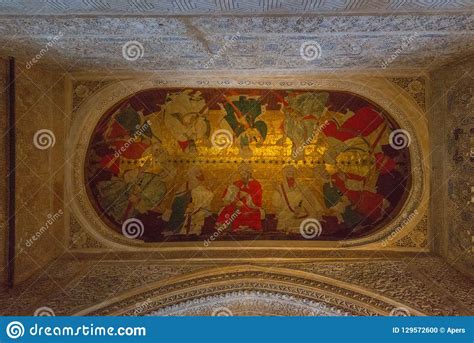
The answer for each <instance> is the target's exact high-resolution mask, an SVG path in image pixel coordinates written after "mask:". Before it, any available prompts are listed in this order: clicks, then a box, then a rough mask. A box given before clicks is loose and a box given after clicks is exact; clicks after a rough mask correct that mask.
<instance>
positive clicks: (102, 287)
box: [0, 254, 474, 315]
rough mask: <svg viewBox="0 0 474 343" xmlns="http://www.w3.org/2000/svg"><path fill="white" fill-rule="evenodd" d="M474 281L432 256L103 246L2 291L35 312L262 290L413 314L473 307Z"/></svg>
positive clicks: (153, 305)
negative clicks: (180, 253) (200, 256)
mask: <svg viewBox="0 0 474 343" xmlns="http://www.w3.org/2000/svg"><path fill="white" fill-rule="evenodd" d="M76 257H77V256H76ZM98 259H99V260H98ZM110 259H114V260H110ZM53 281H54V282H53ZM471 288H472V280H470V279H468V278H467V277H466V276H464V275H462V274H461V273H459V272H457V271H455V270H453V269H452V268H450V267H449V265H447V264H446V263H445V262H443V261H442V259H440V258H437V257H430V256H417V257H415V256H407V257H405V258H394V257H389V256H386V257H384V258H380V256H379V258H377V257H372V259H371V260H370V261H368V260H367V259H357V258H355V259H352V260H351V261H343V260H337V259H326V260H320V261H313V262H278V263H276V262H263V261H262V262H260V263H259V262H253V263H251V264H245V265H242V263H239V262H234V263H226V262H223V261H220V262H219V261H217V260H215V261H209V262H202V261H201V262H198V261H189V260H188V261H187V262H184V261H157V260H154V259H130V258H128V259H127V258H125V259H120V256H118V255H116V254H104V255H100V256H95V257H93V258H89V259H87V258H86V259H77V258H72V259H69V260H66V259H60V260H56V261H54V262H53V263H51V264H50V265H49V266H48V268H47V269H46V268H45V270H44V272H43V273H41V274H40V276H39V277H38V278H35V283H34V285H33V284H32V283H25V284H23V285H21V286H20V287H18V288H16V289H14V290H10V291H9V292H6V293H0V314H2V315H6V314H9V315H32V313H33V312H34V311H35V310H36V309H37V308H39V307H43V306H47V307H49V308H51V309H52V310H53V311H54V313H55V314H56V315H71V314H87V315H92V314H96V315H106V314H122V315H146V314H149V313H153V312H154V311H161V312H160V313H162V314H172V312H173V309H174V310H176V309H179V308H182V305H183V304H186V303H188V304H189V302H193V304H195V305H196V304H197V305H199V304H201V305H204V303H206V299H209V298H208V297H210V299H216V300H218V301H217V302H216V306H217V305H219V304H222V302H221V303H219V299H220V300H221V301H222V300H225V298H226V297H229V296H232V294H234V296H235V295H236V294H241V296H240V299H241V300H242V295H243V294H245V293H246V292H247V293H248V292H261V293H262V294H265V296H270V295H271V294H273V295H276V296H273V299H275V302H274V303H273V304H274V305H273V306H280V310H281V313H280V314H282V315H285V314H287V315H291V314H295V312H294V311H292V310H291V309H290V308H289V307H288V306H285V305H284V300H285V299H286V300H288V299H289V298H290V299H291V298H292V299H294V300H295V301H296V300H297V301H296V302H297V303H299V304H300V306H301V305H302V304H306V305H311V304H313V305H314V304H316V303H321V304H325V306H326V308H331V309H339V310H341V311H342V312H349V313H351V314H358V315H361V314H365V315H374V314H375V315H380V314H385V315H388V314H389V313H390V312H391V311H392V310H393V309H394V308H398V307H402V308H406V309H408V310H409V312H410V314H412V315H421V314H426V315H473V314H474V312H473V308H474V295H473V294H472V292H471ZM221 295H222V296H221ZM238 298H239V297H238ZM300 309H301V307H300ZM207 310H210V309H209V308H208V309H207ZM236 314H237V313H236Z"/></svg>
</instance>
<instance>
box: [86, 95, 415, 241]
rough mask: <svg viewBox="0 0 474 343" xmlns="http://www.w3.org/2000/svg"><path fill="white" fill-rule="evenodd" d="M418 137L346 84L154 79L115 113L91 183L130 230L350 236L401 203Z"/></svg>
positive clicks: (199, 235)
mask: <svg viewBox="0 0 474 343" xmlns="http://www.w3.org/2000/svg"><path fill="white" fill-rule="evenodd" d="M408 143H409V137H407V135H406V131H404V130H401V129H400V127H399V126H398V124H397V123H396V122H395V121H394V120H393V119H392V118H391V117H390V116H389V115H388V114H387V113H386V112H385V111H384V110H383V109H382V108H380V107H379V106H377V105H376V104H373V103H371V102H369V101H368V100H366V99H363V98H361V97H360V96H357V95H354V94H351V93H347V92H337V91H321V90H318V91H314V90H297V91H296V90H295V91H293V90H263V89H254V90H249V89H184V90H183V89H150V90H145V91H141V92H139V93H136V94H134V95H132V96H130V97H128V98H126V99H124V100H122V101H121V102H120V103H118V104H116V105H115V106H114V107H113V108H111V109H110V110H108V111H107V112H106V113H104V115H103V117H102V118H101V120H100V122H99V123H98V125H97V126H96V128H95V130H94V133H93V135H92V137H91V139H90V143H89V147H88V152H87V160H86V166H85V168H86V173H85V175H86V176H85V178H86V179H85V182H86V184H87V191H88V195H89V198H90V200H91V202H92V204H93V205H94V207H95V209H96V211H97V214H98V215H99V216H100V218H101V219H102V220H103V221H104V222H105V223H107V225H108V226H109V227H110V228H111V229H112V230H115V231H117V232H118V233H121V234H123V235H125V236H126V237H128V238H130V239H140V240H143V241H145V242H161V241H203V243H204V245H206V246H207V245H209V244H212V242H213V241H217V240H254V239H258V240H306V239H312V240H347V239H353V238H358V237H363V236H366V235H369V234H372V233H374V232H375V231H377V230H379V229H381V228H382V227H384V226H385V225H386V224H387V223H388V222H390V221H391V220H392V219H393V218H395V217H396V216H397V215H398V213H399V212H400V209H401V208H402V206H403V204H404V202H405V200H406V198H407V196H408V193H409V191H410V188H411V169H410V156H409V151H408V148H407V144H408Z"/></svg>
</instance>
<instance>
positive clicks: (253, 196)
mask: <svg viewBox="0 0 474 343" xmlns="http://www.w3.org/2000/svg"><path fill="white" fill-rule="evenodd" d="M239 174H240V180H238V181H235V182H234V183H233V184H232V185H230V186H229V187H227V189H226V190H225V192H224V196H223V200H224V205H225V206H224V208H223V209H222V210H221V212H220V213H219V216H218V218H217V221H216V226H217V227H222V225H230V226H231V228H232V231H237V230H256V231H260V230H261V229H262V216H263V215H264V212H263V209H262V186H261V184H260V182H258V181H257V180H255V179H254V178H252V169H251V168H250V166H249V165H248V164H245V163H242V164H241V165H240V166H239ZM236 214H237V215H236ZM229 218H233V219H232V220H229ZM229 222H231V223H230V224H229Z"/></svg>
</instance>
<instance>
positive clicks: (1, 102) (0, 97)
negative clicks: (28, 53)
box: [0, 58, 8, 288]
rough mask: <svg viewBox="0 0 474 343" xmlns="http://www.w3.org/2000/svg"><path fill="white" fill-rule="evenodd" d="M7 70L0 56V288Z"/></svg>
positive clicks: (2, 278) (1, 279)
mask: <svg viewBox="0 0 474 343" xmlns="http://www.w3.org/2000/svg"><path fill="white" fill-rule="evenodd" d="M7 70H8V63H7V60H6V59H5V58H0V89H1V93H0V136H1V137H2V139H1V143H0V144H1V145H0V146H1V148H0V180H2V182H0V288H1V287H2V286H3V285H4V284H5V283H6V275H7V273H6V261H7V222H6V221H7V149H6V146H7V135H6V132H7V118H8V116H7V94H6V86H7Z"/></svg>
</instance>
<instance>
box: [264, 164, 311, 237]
mask: <svg viewBox="0 0 474 343" xmlns="http://www.w3.org/2000/svg"><path fill="white" fill-rule="evenodd" d="M295 176H296V168H295V167H293V166H286V167H285V168H283V180H282V182H281V183H280V184H279V185H278V186H277V188H276V189H275V191H274V193H273V196H272V205H273V207H274V208H275V210H276V213H277V220H278V224H277V229H278V230H279V231H282V232H285V233H286V234H289V233H299V232H300V225H301V222H302V220H303V219H304V218H306V217H308V215H309V211H308V209H309V208H311V206H310V204H308V201H307V200H306V198H305V197H304V195H303V192H302V190H301V189H300V187H299V185H298V183H297V181H296V178H295Z"/></svg>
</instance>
